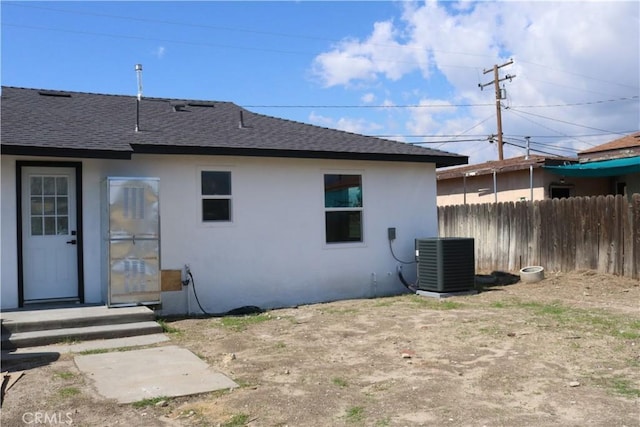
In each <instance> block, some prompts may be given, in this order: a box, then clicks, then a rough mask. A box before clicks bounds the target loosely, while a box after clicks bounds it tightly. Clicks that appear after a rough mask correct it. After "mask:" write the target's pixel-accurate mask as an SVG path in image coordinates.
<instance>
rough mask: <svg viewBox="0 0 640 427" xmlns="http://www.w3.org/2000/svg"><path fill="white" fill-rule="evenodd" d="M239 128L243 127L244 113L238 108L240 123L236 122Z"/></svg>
mask: <svg viewBox="0 0 640 427" xmlns="http://www.w3.org/2000/svg"><path fill="white" fill-rule="evenodd" d="M238 127H239V128H240V129H244V114H242V110H240V123H239V124H238Z"/></svg>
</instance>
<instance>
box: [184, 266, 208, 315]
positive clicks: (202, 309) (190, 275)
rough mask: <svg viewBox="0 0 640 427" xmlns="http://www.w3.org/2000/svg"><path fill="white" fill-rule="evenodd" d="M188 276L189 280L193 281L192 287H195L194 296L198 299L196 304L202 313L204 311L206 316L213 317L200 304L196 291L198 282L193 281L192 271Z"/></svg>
mask: <svg viewBox="0 0 640 427" xmlns="http://www.w3.org/2000/svg"><path fill="white" fill-rule="evenodd" d="M187 275H188V276H189V278H190V279H191V286H192V287H193V296H195V297H196V303H197V304H198V307H199V308H200V311H202V313H203V314H204V315H205V316H212V315H211V314H210V313H208V312H207V310H205V309H204V308H202V304H200V299H198V292H197V291H196V281H195V280H193V275H192V274H191V270H189V271H188V272H187Z"/></svg>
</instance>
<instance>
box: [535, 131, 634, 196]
mask: <svg viewBox="0 0 640 427" xmlns="http://www.w3.org/2000/svg"><path fill="white" fill-rule="evenodd" d="M578 159H579V163H577V164H572V165H564V166H559V167H550V168H547V169H548V170H550V171H551V172H554V173H556V174H558V175H560V176H563V177H566V179H578V178H585V177H590V178H596V179H597V182H598V184H597V185H594V186H593V187H592V188H590V189H587V190H585V191H588V192H589V195H590V196H597V195H608V194H614V195H617V194H621V195H626V196H627V197H631V195H632V194H634V193H640V132H636V133H634V134H631V135H627V136H624V137H622V138H618V139H615V140H613V141H611V142H608V143H606V144H602V145H598V146H596V147H593V148H590V149H588V150H584V151H581V152H579V153H578Z"/></svg>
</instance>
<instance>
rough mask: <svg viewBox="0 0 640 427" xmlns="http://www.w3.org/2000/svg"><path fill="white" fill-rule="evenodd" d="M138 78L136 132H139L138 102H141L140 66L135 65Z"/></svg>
mask: <svg viewBox="0 0 640 427" xmlns="http://www.w3.org/2000/svg"><path fill="white" fill-rule="evenodd" d="M136 76H137V78H138V98H137V99H136V132H138V131H139V130H140V101H141V100H142V64H136Z"/></svg>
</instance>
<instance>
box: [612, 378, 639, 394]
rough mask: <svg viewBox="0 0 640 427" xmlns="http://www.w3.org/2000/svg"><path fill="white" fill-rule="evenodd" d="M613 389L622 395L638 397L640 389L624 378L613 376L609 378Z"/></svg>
mask: <svg viewBox="0 0 640 427" xmlns="http://www.w3.org/2000/svg"><path fill="white" fill-rule="evenodd" d="M611 387H612V388H613V390H614V391H615V392H616V393H618V394H621V395H623V396H628V397H640V389H639V388H637V387H634V385H633V383H632V382H631V381H629V380H628V379H626V378H620V377H618V378H613V379H612V380H611Z"/></svg>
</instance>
